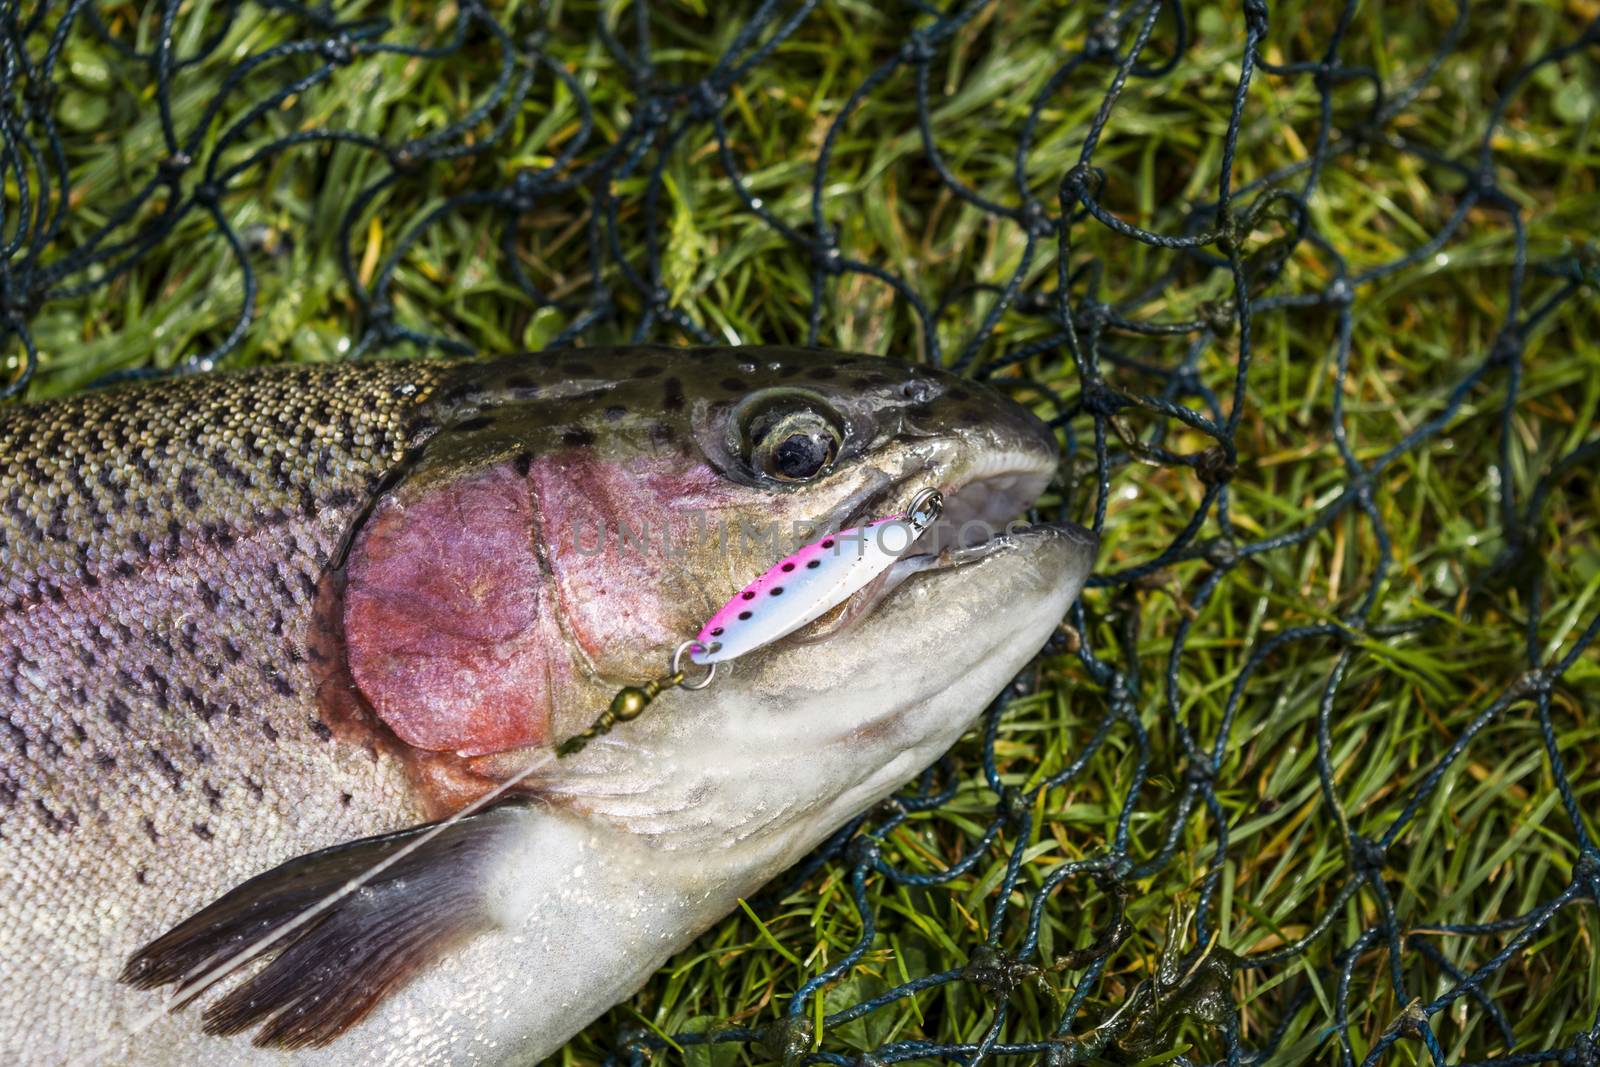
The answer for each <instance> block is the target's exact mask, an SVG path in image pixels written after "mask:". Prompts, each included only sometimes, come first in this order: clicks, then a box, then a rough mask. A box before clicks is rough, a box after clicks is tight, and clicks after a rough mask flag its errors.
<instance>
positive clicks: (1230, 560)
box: [1202, 537, 1239, 570]
mask: <svg viewBox="0 0 1600 1067" xmlns="http://www.w3.org/2000/svg"><path fill="white" fill-rule="evenodd" d="M1202 551H1203V552H1204V553H1205V557H1206V562H1207V563H1209V564H1211V565H1212V566H1213V567H1215V568H1217V569H1218V570H1226V569H1227V568H1229V567H1232V566H1233V565H1234V564H1236V563H1238V562H1239V547H1238V546H1237V545H1235V544H1234V543H1233V542H1232V541H1230V540H1228V539H1227V538H1226V537H1216V538H1212V539H1211V540H1210V541H1207V542H1206V543H1205V546H1204V548H1203V549H1202Z"/></svg>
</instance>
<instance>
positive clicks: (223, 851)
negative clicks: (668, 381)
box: [0, 364, 447, 1050]
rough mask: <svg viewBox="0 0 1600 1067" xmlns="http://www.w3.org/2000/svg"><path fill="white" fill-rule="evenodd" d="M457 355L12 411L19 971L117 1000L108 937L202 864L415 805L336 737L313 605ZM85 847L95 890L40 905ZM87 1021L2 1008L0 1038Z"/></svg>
mask: <svg viewBox="0 0 1600 1067" xmlns="http://www.w3.org/2000/svg"><path fill="white" fill-rule="evenodd" d="M445 373H447V368H445V367H444V366H443V365H436V364H409V365H406V364H385V365H374V366H371V367H347V366H340V367H329V368H318V367H304V368H296V369H293V370H288V371H282V372H276V373H273V374H270V375H268V374H258V375H254V376H245V377H220V376H219V377H196V378H188V379H183V380H179V381H175V382H172V383H169V384H165V385H163V386H161V387H160V388H134V389H128V390H122V391H117V392H109V393H91V394H87V395H84V396H81V397H75V398H70V399H67V400H63V401H57V402H54V403H51V404H45V405H37V406H26V407H16V408H10V409H6V410H4V411H3V412H0V456H3V457H5V465H4V467H3V468H0V544H3V546H4V548H3V555H0V566H3V573H4V577H5V585H4V603H3V604H0V616H3V618H4V623H3V625H0V693H3V694H4V695H5V697H6V699H5V704H4V708H3V719H0V721H3V722H4V723H5V728H4V729H3V730H0V805H3V806H4V809H5V810H4V812H3V818H4V821H3V824H0V872H5V878H6V880H7V881H8V882H11V883H12V884H10V885H7V886H6V887H5V889H7V890H9V891H7V892H4V893H3V894H0V914H3V921H0V981H3V982H5V984H6V986H7V987H8V988H13V989H15V988H18V987H19V986H20V985H21V984H22V983H25V982H26V983H35V982H38V981H40V980H47V981H54V982H65V983H71V984H72V985H73V988H74V989H75V991H76V992H77V993H78V994H79V997H80V1002H81V1003H82V1004H83V1006H84V1007H85V1009H86V1010H105V1011H107V1012H108V1013H112V1014H115V1009H114V1008H113V1005H115V1004H116V1003H118V1001H117V999H116V997H115V994H114V981H115V977H116V973H117V970H118V968H119V966H120V961H119V960H118V959H117V958H116V957H115V954H107V953H105V951H104V946H105V945H107V944H114V943H119V942H124V941H125V940H126V939H127V937H128V936H129V933H130V928H131V931H132V932H135V934H136V936H144V935H150V934H154V933H156V932H159V931H158V928H159V926H160V925H161V923H162V921H164V920H163V918H162V917H163V915H164V914H166V913H169V909H170V908H172V907H173V906H175V905H176V906H180V907H187V906H190V905H191V904H192V895H191V893H192V890H191V887H190V885H188V884H187V883H188V882H189V880H190V876H189V875H188V874H187V873H186V872H187V870H188V869H189V868H191V867H192V865H193V864H195V863H203V864H205V865H206V867H207V868H208V870H209V871H211V872H212V875H211V876H212V877H216V878H218V879H219V880H221V881H228V880H238V879H241V878H245V877H249V875H250V874H252V873H254V872H255V871H257V870H259V869H260V868H261V867H262V866H263V865H270V864H271V863H274V862H277V861H279V860H281V859H283V858H285V857H286V856H288V855H292V854H293V853H295V852H297V851H300V850H302V849H303V848H304V846H305V843H306V841H308V840H309V841H314V842H320V843H322V844H328V843H332V842H334V841H336V840H340V839H345V838H348V837H350V836H360V835H362V834H368V833H375V832H379V831H382V830H387V829H392V828H394V827H395V826H396V825H400V824H403V823H405V822H407V821H415V820H416V819H417V818H418V817H420V811H419V809H418V807H417V805H416V803H415V802H414V801H413V800H412V799H411V797H410V793H411V790H410V787H409V786H408V784H407V783H406V781H405V780H404V776H403V774H402V773H401V769H400V768H399V767H398V766H396V765H395V763H394V761H393V760H392V759H388V758H387V757H382V756H378V757H373V756H371V755H369V754H367V753H361V752H350V753H340V752H337V751H336V746H334V745H332V744H331V743H330V741H329V734H328V728H327V726H326V725H325V724H323V723H321V722H320V720H319V719H317V718H316V716H315V704H314V698H313V694H312V693H311V692H310V687H309V684H308V681H307V678H306V675H305V673H304V671H303V669H302V668H303V666H304V664H305V662H306V659H307V656H308V654H309V649H308V647H307V644H306V639H305V635H304V629H303V627H302V626H299V625H298V623H299V622H300V621H301V620H303V619H304V617H306V616H307V614H308V613H309V612H310V610H311V607H312V603H313V600H314V597H315V593H316V581H317V578H318V576H319V575H320V573H321V571H322V568H323V567H324V566H325V565H326V564H327V562H328V560H329V559H330V558H331V556H332V554H333V553H334V552H335V551H336V550H337V547H338V545H339V542H340V539H341V537H342V536H343V534H344V530H345V528H346V527H347V526H348V525H349V523H350V522H351V521H352V519H353V517H354V515H355V514H356V512H357V511H358V509H359V507H360V506H361V503H362V500H363V496H364V493H365V492H366V489H367V487H368V484H369V483H370V482H371V481H372V480H373V479H374V478H375V477H377V475H379V474H380V473H381V472H382V471H383V470H384V469H386V468H387V467H389V466H391V465H392V464H393V463H394V462H395V461H396V460H398V458H399V457H400V456H401V455H402V454H403V453H404V451H405V449H406V448H407V447H409V445H410V444H411V443H412V441H413V439H414V438H415V437H416V436H417V434H418V433H419V432H423V431H425V429H426V420H425V419H423V418H421V417H420V416H419V412H420V411H421V410H422V405H424V403H425V402H426V400H427V398H428V397H429V395H430V393H431V392H432V390H433V388H434V387H435V386H436V385H437V383H438V382H439V381H440V380H441V378H442V376H443V375H444V374H445ZM308 458H311V461H310V462H308ZM263 621H264V622H265V625H262V623H263ZM269 786H270V792H269V791H268V790H269ZM293 793H298V794H299V798H298V799H302V800H305V801H315V802H308V803H297V802H296V799H297V798H295V797H294V796H293V795H292V794H293ZM86 856H99V857H103V858H104V861H103V862H102V863H101V864H100V865H99V869H98V870H97V871H96V872H95V875H94V877H93V879H92V884H91V886H89V887H85V888H88V889H89V892H88V893H87V894H86V895H81V896H80V895H74V896H72V897H70V898H67V899H64V900H60V901H54V902H51V903H50V905H49V906H48V907H41V906H40V903H39V900H38V897H37V895H36V894H34V893H31V892H29V890H30V888H31V885H30V883H33V882H34V880H35V879H52V878H61V877H63V876H64V872H65V871H67V870H70V869H73V868H74V867H76V866H78V865H81V864H82V863H83V860H84V857H86ZM175 859H176V860H178V861H179V862H176V863H175V862H174V860H175ZM19 882H20V884H17V883H19ZM130 898H137V899H139V900H140V901H141V908H140V912H141V914H139V915H136V916H133V917H132V918H131V920H129V919H128V917H126V916H124V915H123V912H122V908H121V907H119V906H117V905H116V904H115V903H114V902H118V901H123V900H127V899H130ZM108 902H110V903H108ZM179 902H181V904H180V903H179ZM125 920H126V921H125ZM63 945H65V946H67V947H68V949H69V957H68V958H70V959H71V960H73V962H74V963H75V964H76V967H74V968H73V969H71V970H68V969H64V968H61V956H60V953H59V949H60V947H61V946H63ZM52 958H54V959H55V960H56V961H57V964H56V967H57V969H54V970H52V968H51V967H50V966H49V964H43V966H44V968H45V970H44V973H43V974H41V973H40V967H41V962H40V961H46V960H50V959H52ZM76 1025H77V1023H76V1022H75V1021H74V1020H73V1019H68V1018H60V1019H56V1020H53V1021H52V1022H51V1023H50V1024H48V1025H45V1026H43V1027H41V1026H40V1024H39V1021H38V1020H37V1019H27V1018H25V1017H24V1016H23V1015H22V1014H21V1013H17V1012H8V1013H6V1015H5V1018H4V1019H3V1020H0V1049H4V1050H15V1049H17V1048H19V1047H20V1046H21V1045H22V1044H24V1043H39V1042H44V1043H46V1044H49V1043H51V1042H55V1041H66V1040H68V1039H69V1038H70V1036H71V1031H72V1029H73V1028H74V1026H76Z"/></svg>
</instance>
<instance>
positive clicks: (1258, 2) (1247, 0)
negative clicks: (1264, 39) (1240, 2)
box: [1244, 0, 1269, 37]
mask: <svg viewBox="0 0 1600 1067" xmlns="http://www.w3.org/2000/svg"><path fill="white" fill-rule="evenodd" d="M1268 21H1269V20H1268V18H1267V0H1244V25H1245V28H1246V29H1247V30H1249V31H1250V32H1251V33H1252V34H1254V35H1255V36H1257V37H1260V36H1262V35H1263V34H1265V33H1266V32H1267V23H1268Z"/></svg>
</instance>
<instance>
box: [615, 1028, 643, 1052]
mask: <svg viewBox="0 0 1600 1067" xmlns="http://www.w3.org/2000/svg"><path fill="white" fill-rule="evenodd" d="M617 1044H618V1046H619V1048H618V1051H620V1052H622V1053H623V1054H624V1055H626V1056H630V1057H639V1056H648V1055H649V1054H650V1051H651V1048H650V1031H648V1030H643V1029H640V1028H639V1027H636V1026H630V1027H628V1028H627V1029H626V1030H623V1031H622V1032H621V1033H619V1034H618V1035H617Z"/></svg>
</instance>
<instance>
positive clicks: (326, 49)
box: [318, 33, 360, 67]
mask: <svg viewBox="0 0 1600 1067" xmlns="http://www.w3.org/2000/svg"><path fill="white" fill-rule="evenodd" d="M359 50H360V46H359V45H357V43H356V42H355V40H354V39H353V38H352V37H351V36H350V35H349V34H348V33H341V34H339V35H338V36H337V37H329V38H328V39H327V40H326V41H323V42H322V45H321V47H320V48H319V49H318V51H319V52H321V53H322V58H323V59H325V60H327V61H328V62H329V63H332V64H333V65H334V66H336V67H345V66H349V65H350V64H351V63H354V62H355V61H356V55H357V54H358V52H359Z"/></svg>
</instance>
